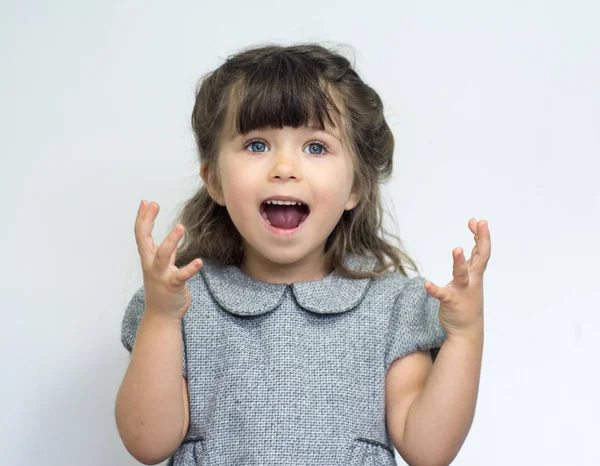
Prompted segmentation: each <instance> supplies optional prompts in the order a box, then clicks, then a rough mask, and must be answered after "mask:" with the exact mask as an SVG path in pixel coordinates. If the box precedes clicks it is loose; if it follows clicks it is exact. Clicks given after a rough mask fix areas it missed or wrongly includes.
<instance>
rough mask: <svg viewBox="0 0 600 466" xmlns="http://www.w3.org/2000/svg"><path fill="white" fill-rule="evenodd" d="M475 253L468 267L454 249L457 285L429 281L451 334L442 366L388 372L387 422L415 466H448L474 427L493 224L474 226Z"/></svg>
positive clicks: (425, 362) (400, 364)
mask: <svg viewBox="0 0 600 466" xmlns="http://www.w3.org/2000/svg"><path fill="white" fill-rule="evenodd" d="M468 226H469V229H470V230H471V232H472V233H473V234H474V239H475V247H474V248H473V250H472V252H471V258H470V259H469V260H468V261H467V260H465V256H464V253H463V250H462V248H455V249H454V250H453V251H452V256H453V259H454V264H453V268H452V275H453V279H452V281H450V283H448V284H447V285H446V286H445V287H441V286H438V285H435V284H434V283H432V282H431V281H426V282H425V289H426V290H427V292H428V293H429V294H430V295H431V296H433V297H434V298H436V299H438V300H439V301H440V308H439V319H440V322H441V324H442V326H443V327H444V329H445V330H446V332H447V339H446V341H445V342H444V344H443V345H442V347H441V349H440V352H439V354H438V356H437V359H436V362H435V364H433V365H432V362H431V356H430V354H429V352H416V353H412V354H409V355H407V356H405V357H403V358H399V359H397V360H396V361H394V362H393V363H392V365H391V367H390V369H389V371H388V373H387V376H386V382H385V386H386V388H385V390H386V420H387V421H386V422H387V426H388V431H389V432H390V437H391V439H392V442H393V443H394V446H395V447H396V449H397V450H398V452H399V453H400V454H401V455H402V457H403V458H404V459H405V461H406V462H407V463H408V464H410V465H411V466H421V465H426V466H430V465H448V464H450V463H451V462H452V461H453V460H454V458H455V457H456V455H457V454H458V452H459V450H460V448H461V446H462V445H463V443H464V441H465V439H466V437H467V434H468V433H469V430H470V428H471V424H472V422H473V418H474V415H475V407H476V404H477V394H478V390H479V380H480V374H481V360H482V354H483V333H484V332H483V330H484V327H483V275H484V272H485V270H486V268H487V264H488V261H489V259H490V255H491V237H490V231H489V228H488V225H487V222H486V221H485V220H481V221H479V222H478V221H477V220H476V219H474V218H472V219H471V220H469V225H468Z"/></svg>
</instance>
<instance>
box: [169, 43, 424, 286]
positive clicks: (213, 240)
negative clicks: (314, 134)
mask: <svg viewBox="0 0 600 466" xmlns="http://www.w3.org/2000/svg"><path fill="white" fill-rule="evenodd" d="M336 122H341V123H340V125H339V126H340V130H341V133H342V134H343V136H344V137H343V139H344V141H345V143H344V146H345V148H346V149H347V150H348V152H349V154H350V156H351V158H352V161H353V165H354V188H355V189H358V192H359V193H360V200H359V202H358V204H357V205H356V207H355V208H354V209H352V210H348V211H344V213H343V214H342V216H341V218H340V220H339V222H338V224H337V225H336V226H335V228H334V229H333V231H332V232H331V234H330V235H329V237H328V239H327V241H326V245H325V257H326V261H328V263H329V264H330V265H331V267H332V269H333V270H335V271H337V272H338V273H340V274H342V275H345V276H349V277H355V278H364V277H373V276H378V275H380V274H382V273H384V272H385V271H397V272H400V273H402V274H403V275H407V274H406V271H405V265H406V264H408V265H410V266H411V267H409V268H411V269H412V270H415V271H417V272H418V269H417V266H416V264H415V263H414V262H413V260H412V259H411V258H410V257H408V255H407V254H405V253H404V252H403V251H402V250H401V248H400V245H401V241H400V239H399V237H398V236H396V235H391V234H389V233H388V232H387V231H386V230H385V229H384V227H383V215H384V209H383V206H382V199H381V191H380V185H381V184H382V183H383V182H386V181H388V180H389V178H390V176H391V173H392V162H393V152H394V138H393V136H392V132H391V130H390V128H389V126H388V124H387V123H386V121H385V118H384V116H383V103H382V101H381V98H380V97H379V95H378V94H377V93H376V92H375V91H374V90H373V89H372V88H371V87H369V86H368V85H367V84H365V83H364V82H363V80H362V79H361V78H360V77H359V76H358V74H357V73H356V71H355V70H354V69H353V67H352V65H351V63H350V61H349V60H348V59H347V58H346V57H344V56H342V55H341V54H339V53H338V52H336V51H334V50H330V49H328V48H326V47H324V46H322V45H319V44H298V45H293V46H287V47H286V46H280V45H264V46H260V47H253V48H249V49H245V50H242V51H241V52H239V53H237V54H234V55H232V56H230V57H228V58H227V59H226V60H225V62H224V63H223V64H222V65H221V66H219V67H218V68H217V69H216V70H214V71H212V72H210V73H208V74H206V75H205V76H203V77H202V78H201V80H200V82H199V84H198V87H197V89H196V101H195V104H194V109H193V112H192V129H193V132H194V137H195V139H196V144H197V147H198V154H199V158H200V163H201V166H206V173H208V175H207V176H209V177H210V178H209V181H210V182H209V183H208V185H209V186H213V183H214V186H217V187H218V185H219V182H218V179H216V175H215V174H216V167H217V164H218V154H219V148H220V143H221V142H222V141H223V140H224V138H228V137H233V135H234V134H236V133H241V134H246V133H248V132H250V131H252V130H254V129H260V128H266V127H272V128H283V127H284V126H290V127H293V128H298V127H300V126H307V125H313V126H317V127H318V128H320V129H326V128H328V127H329V128H330V127H331V126H335V124H336ZM217 189H218V188H217ZM175 223H181V224H182V225H183V226H184V227H185V234H184V237H183V242H182V244H181V247H180V248H179V249H178V251H177V255H176V259H175V265H176V266H177V267H181V266H184V265H186V264H188V263H189V262H190V261H192V260H194V259H195V258H197V257H199V258H203V257H206V258H210V259H213V260H215V261H216V262H218V263H220V264H222V265H237V266H239V265H240V264H241V262H242V258H243V246H242V241H241V236H240V234H239V232H238V231H237V229H236V228H235V226H234V224H233V222H232V220H231V218H230V217H229V214H228V213H227V209H226V208H225V207H223V206H221V205H219V204H217V203H216V202H215V201H214V200H213V198H212V197H211V195H210V194H209V191H208V187H207V185H206V184H204V185H202V186H201V187H200V188H199V189H198V191H197V192H196V194H195V195H194V196H193V197H192V198H191V199H189V200H188V201H187V202H186V203H185V204H184V205H183V207H182V208H181V210H180V212H179V214H178V216H177V218H176V220H175ZM388 237H391V238H393V239H395V240H396V241H397V243H398V246H396V245H394V244H393V243H392V242H391V241H389V240H388V239H387V238H388ZM347 252H351V253H354V254H358V255H363V256H374V257H375V258H376V259H377V261H378V267H376V270H374V271H372V272H358V271H353V270H349V269H347V268H346V267H345V266H344V260H343V259H344V256H345V254H346V253H347Z"/></svg>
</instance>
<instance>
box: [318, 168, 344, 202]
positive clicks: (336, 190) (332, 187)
mask: <svg viewBox="0 0 600 466" xmlns="http://www.w3.org/2000/svg"><path fill="white" fill-rule="evenodd" d="M352 178H353V177H352V172H350V171H349V169H348V167H347V166H345V165H343V166H340V165H336V166H332V167H331V168H330V169H329V170H321V171H319V172H317V173H315V178H313V180H314V182H315V186H317V187H318V188H317V189H318V192H319V196H320V197H322V198H323V199H327V200H328V201H329V202H330V203H334V204H336V205H337V206H343V205H345V203H346V201H347V200H348V196H349V195H350V191H351V189H352Z"/></svg>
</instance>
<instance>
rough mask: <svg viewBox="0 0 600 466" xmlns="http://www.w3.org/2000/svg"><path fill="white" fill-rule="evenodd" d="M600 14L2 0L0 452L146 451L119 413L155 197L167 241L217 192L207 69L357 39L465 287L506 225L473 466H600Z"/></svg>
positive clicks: (413, 185) (401, 217) (366, 74)
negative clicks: (197, 138)
mask: <svg viewBox="0 0 600 466" xmlns="http://www.w3.org/2000/svg"><path fill="white" fill-rule="evenodd" d="M599 13H600V7H599V6H598V4H597V3H595V2H592V1H591V0H590V1H589V2H583V1H573V2H559V1H532V0H521V1H505V2H477V1H471V2H468V1H464V0H461V1H454V2H442V1H439V2H417V1H416V0H412V1H404V2H384V1H376V0H371V1H369V2H348V1H331V0H329V1H324V0H318V1H313V0H304V1H302V2H281V1H275V0H272V1H270V2H267V1H256V0H255V1H229V2H224V1H223V2H201V1H195V2H156V1H147V0H145V1H135V2H134V1H130V2H114V1H113V2H110V1H107V2H102V3H100V2H82V1H77V2H76V1H64V0H63V1H55V2H31V1H18V2H17V1H16V0H12V1H2V2H1V4H0V53H1V58H2V59H1V62H0V67H1V73H0V102H1V108H2V111H1V113H0V122H1V123H0V153H1V157H2V159H1V160H2V163H1V165H0V183H1V184H0V206H1V223H0V226H1V229H0V232H1V235H2V236H1V244H2V254H1V256H2V264H3V266H2V267H1V269H0V270H1V272H0V274H1V276H0V278H1V280H0V283H1V295H0V296H1V297H0V311H1V313H2V315H1V317H2V320H1V324H0V341H1V345H2V346H1V347H0V364H1V366H0V367H1V372H0V373H1V374H2V381H1V383H0V390H1V392H0V403H1V405H0V429H1V431H0V451H1V452H2V454H1V455H2V459H1V460H0V463H2V464H11V465H38V464H44V465H133V464H137V462H136V461H135V460H134V459H132V458H131V457H130V456H129V455H128V453H127V452H126V450H125V448H124V447H123V445H122V443H121V441H120V438H119V436H118V433H117V430H116V427H115V422H114V414H113V410H114V399H115V395H116V392H117V390H118V387H119V384H120V382H121V379H122V376H123V374H124V371H125V368H126V365H127V362H128V353H127V351H126V350H125V349H124V348H123V347H122V346H121V342H120V325H121V318H122V315H123V311H124V308H125V305H126V303H127V302H128V300H129V299H130V297H131V295H132V294H133V292H134V291H135V290H136V289H137V288H138V287H139V286H140V285H141V268H140V263H139V257H138V255H137V250H136V245H135V238H134V234H133V225H134V219H135V215H136V212H137V208H138V205H139V202H140V200H141V199H147V200H154V201H157V202H158V203H159V204H160V205H161V212H160V214H159V217H158V219H157V225H156V228H155V240H156V241H157V242H161V241H162V240H163V239H164V237H165V235H166V234H167V233H168V231H170V226H171V223H172V221H173V218H174V215H175V213H176V211H177V209H179V208H180V206H181V205H182V204H183V202H184V201H185V200H186V199H187V198H189V197H190V196H191V195H192V193H193V192H194V191H195V190H196V189H197V187H198V186H199V176H198V161H197V158H196V153H195V147H194V141H193V136H192V132H191V129H190V114H191V110H192V106H193V102H194V89H195V86H196V83H197V81H198V79H199V78H200V77H201V75H203V74H204V73H206V72H208V71H210V70H212V69H213V68H215V67H216V66H218V65H219V64H220V63H222V61H223V59H224V58H225V57H226V56H228V55H229V54H231V53H234V52H235V51H237V50H239V49H240V48H241V47H245V46H248V45H253V44H259V43H264V42H267V41H268V42H277V43H282V44H291V43H295V42H302V41H321V42H324V43H325V44H326V45H339V44H348V45H350V46H351V47H353V49H354V57H355V59H356V67H357V70H358V72H359V73H360V74H361V76H362V77H363V79H364V80H365V81H366V82H367V83H369V84H370V85H372V86H373V87H374V88H375V89H376V90H377V91H378V92H379V93H380V95H381V97H382V98H383V101H384V103H385V108H386V117H387V118H388V122H389V124H390V125H391V127H392V129H393V131H394V135H395V138H396V152H395V176H394V178H393V180H392V181H391V182H390V183H389V185H388V186H387V190H386V193H387V194H386V199H387V208H388V209H389V210H390V211H391V212H392V214H393V217H394V218H395V219H396V220H397V222H398V225H399V230H398V233H399V234H400V237H401V239H402V240H403V244H404V247H405V249H406V251H407V252H408V253H409V255H410V256H411V257H413V258H414V259H415V260H416V261H417V263H418V265H419V267H420V271H421V274H423V275H424V276H426V277H427V278H429V279H431V280H433V281H434V282H435V283H438V284H441V285H445V284H446V283H447V282H448V281H449V280H450V279H451V264H452V259H451V251H452V249H453V248H455V247H457V246H461V247H463V248H465V253H466V255H467V258H468V257H469V255H470V251H471V248H472V246H473V235H472V234H471V233H470V232H469V230H468V228H467V222H468V220H469V218H471V217H475V218H477V219H481V218H484V219H487V220H488V221H489V226H490V230H491V234H492V244H493V247H492V258H491V260H490V263H489V266H488V271H487V272H486V282H485V300H486V301H485V303H486V307H485V312H486V342H485V350H484V362H483V371H482V379H481V388H480V395H479V402H478V407H477V413H476V417H475V421H474V423H473V426H472V429H471V432H470V434H469V436H468V438H467V440H466V442H465V444H464V446H463V448H462V450H461V452H460V453H459V455H458V457H457V459H456V460H455V462H454V463H453V464H455V465H460V466H476V465H477V466H480V465H486V466H493V465H507V464H510V465H532V464H533V465H557V466H558V465H561V466H563V465H578V466H585V465H598V464H600V451H599V450H598V448H597V447H598V445H597V442H598V434H599V428H598V418H599V415H600V409H599V401H598V393H599V392H600V390H599V387H598V375H597V373H598V362H597V358H596V357H595V356H596V355H595V353H596V351H597V349H596V348H597V345H596V344H597V341H598V337H599V330H598V328H599V324H600V318H599V313H600V306H599V301H600V299H599V298H600V292H599V291H598V276H599V272H598V262H599V259H600V254H599V246H598V239H599V237H600V220H599V217H600V215H599V214H600V208H599V197H600V196H599V188H598V185H597V183H598V173H599V170H598V168H599V167H598V165H599V162H598V158H599V155H600V140H599V139H600V138H599V130H600V90H599V87H600V86H599V85H598V83H600V32H599V29H598V18H599V17H600V15H599ZM349 50H350V52H349V53H350V55H351V56H352V53H353V52H352V49H349ZM388 223H389V222H388ZM389 224H390V225H391V223H389ZM399 464H403V463H402V461H401V460H399Z"/></svg>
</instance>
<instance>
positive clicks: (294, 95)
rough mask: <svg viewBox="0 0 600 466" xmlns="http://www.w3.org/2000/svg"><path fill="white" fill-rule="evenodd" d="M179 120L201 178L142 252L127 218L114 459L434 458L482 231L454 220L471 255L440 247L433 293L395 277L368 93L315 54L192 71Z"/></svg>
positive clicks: (145, 217)
mask: <svg viewBox="0 0 600 466" xmlns="http://www.w3.org/2000/svg"><path fill="white" fill-rule="evenodd" d="M192 125H193V130H194V134H195V137H196V141H197V144H198V151H199V155H200V175H201V177H202V180H203V182H204V183H203V186H202V187H201V188H200V190H199V191H198V192H197V194H196V195H195V196H194V197H193V198H192V199H190V200H189V201H188V202H187V204H186V205H185V206H184V209H183V211H182V213H181V216H180V218H179V220H180V223H178V224H177V225H176V226H175V228H174V229H173V231H172V232H171V233H170V234H169V235H168V237H167V238H166V239H165V240H164V242H163V243H162V244H161V245H160V247H158V246H157V245H156V244H155V243H154V241H153V239H152V229H153V226H154V220H155V218H156V216H157V215H158V210H159V206H158V204H156V203H147V202H145V201H142V203H141V204H140V207H139V211H138V215H137V219H136V222H135V235H136V241H137V245H138V251H139V254H140V257H141V262H142V269H143V279H144V284H143V286H142V287H141V288H140V289H139V290H137V292H136V293H135V294H134V296H133V297H132V299H131V301H130V302H129V304H128V306H127V309H126V312H125V317H124V320H123V327H122V339H123V344H124V345H125V347H126V348H127V349H128V350H129V351H131V360H130V363H129V367H128V369H127V372H126V374H125V377H124V380H123V382H122V385H121V387H120V390H119V393H118V396H117V400H116V421H117V426H118V429H119V433H120V435H121V438H122V440H123V442H124V444H125V446H126V448H127V449H128V450H129V452H130V453H131V454H132V455H133V456H135V457H136V458H137V459H138V460H140V461H142V462H143V463H145V464H156V463H159V462H161V461H163V460H165V459H166V458H169V457H170V460H169V465H173V466H175V465H176V466H184V465H185V466H191V465H203V466H217V465H228V466H230V465H303V466H307V465H328V466H331V465H344V466H345V465H380V466H383V465H385V466H387V465H394V464H396V462H395V459H394V449H393V447H395V448H396V449H397V450H398V451H399V453H400V454H401V455H402V457H403V458H404V459H405V460H406V462H407V463H409V464H410V465H447V464H449V463H450V462H451V461H452V460H453V459H454V458H455V456H456V454H457V453H458V451H459V449H460V447H461V445H462V444H463V442H464V440H465V438H466V436H467V433H468V431H469V429H470V425H471V422H472V420H473V416H474V411H475V404H476V399H477V391H478V385H479V374H480V367H481V356H482V348H483V273H484V270H485V268H486V265H487V262H488V259H489V257H490V248H491V243H490V233H489V230H488V228H487V225H486V222H485V221H479V222H477V221H476V220H475V219H471V220H470V221H469V224H468V226H469V228H470V230H471V231H472V232H473V234H474V235H475V243H476V246H475V247H474V249H473V251H472V254H471V258H470V259H469V260H468V261H466V260H465V257H464V255H463V252H462V249H461V248H456V249H455V250H454V251H453V259H454V264H453V271H452V274H453V280H452V281H451V282H450V283H449V284H448V285H446V286H445V287H438V286H436V285H434V284H433V283H431V282H430V281H425V279H424V278H422V277H416V278H408V276H407V274H406V272H405V269H404V266H403V263H408V264H410V265H411V266H412V269H413V270H415V271H417V268H416V266H415V264H414V262H413V261H412V260H411V259H410V258H409V257H408V256H407V255H405V254H404V253H403V252H402V251H401V250H400V249H399V248H398V247H396V246H394V245H393V244H392V243H390V242H388V241H387V240H386V239H385V232H384V230H383V228H382V207H381V197H380V184H381V183H382V182H383V181H386V180H387V179H388V178H389V176H390V173H391V170H392V154H393V146H394V141H393V137H392V133H391V131H390V129H389V127H388V125H387V123H386V121H385V119H384V116H383V105H382V102H381V100H380V98H379V96H378V95H377V93H376V92H375V91H374V90H373V89H372V88H370V87H369V86H368V85H366V84H365V83H364V82H363V81H362V80H361V78H360V77H359V76H358V75H357V73H356V72H355V71H354V70H353V68H352V66H351V64H350V62H349V61H348V60H347V59H346V58H344V57H342V56H340V55H339V54H337V53H335V52H333V51H331V50H328V49H326V48H323V47H321V46H319V45H297V46H291V47H279V46H265V47H260V48H254V49H249V50H245V51H243V52H241V53H238V54H236V55H234V56H232V57H230V58H229V59H227V60H226V62H225V63H224V64H223V65H221V66H220V67H219V68H218V69H216V70H215V71H213V72H212V73H210V74H208V75H207V76H205V78H204V79H203V81H202V84H201V86H200V87H199V89H198V92H197V95H196V102H195V105H194V110H193V113H192ZM184 233H185V236H184ZM182 237H183V242H182V245H181V247H180V248H178V247H177V246H178V244H179V241H180V239H182ZM198 271H199V272H200V273H197V272H198ZM433 360H435V364H432V362H433Z"/></svg>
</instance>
